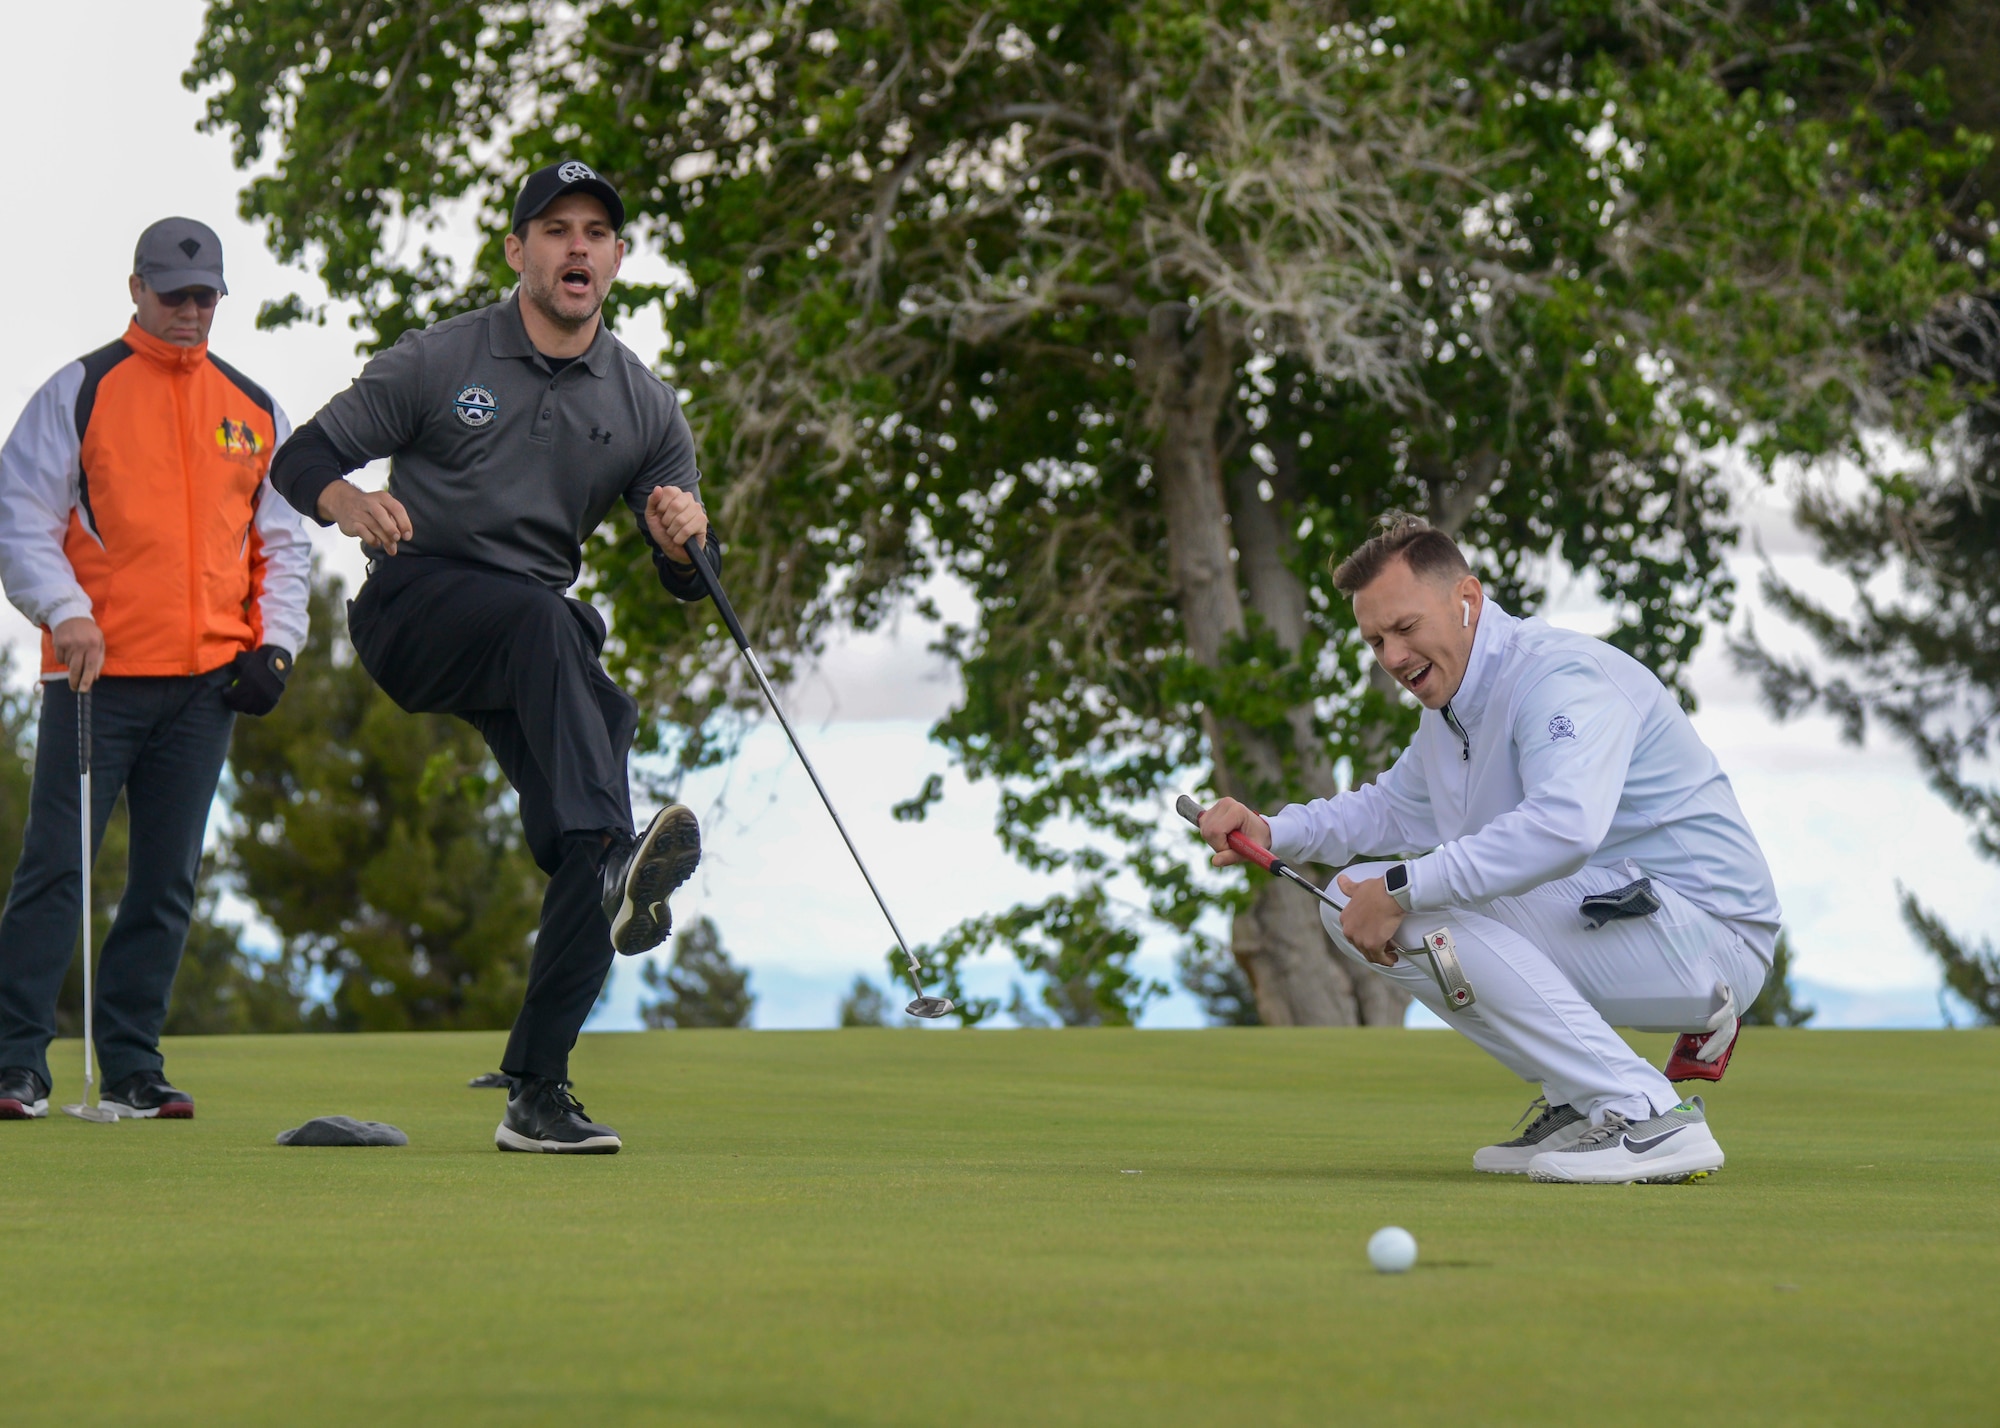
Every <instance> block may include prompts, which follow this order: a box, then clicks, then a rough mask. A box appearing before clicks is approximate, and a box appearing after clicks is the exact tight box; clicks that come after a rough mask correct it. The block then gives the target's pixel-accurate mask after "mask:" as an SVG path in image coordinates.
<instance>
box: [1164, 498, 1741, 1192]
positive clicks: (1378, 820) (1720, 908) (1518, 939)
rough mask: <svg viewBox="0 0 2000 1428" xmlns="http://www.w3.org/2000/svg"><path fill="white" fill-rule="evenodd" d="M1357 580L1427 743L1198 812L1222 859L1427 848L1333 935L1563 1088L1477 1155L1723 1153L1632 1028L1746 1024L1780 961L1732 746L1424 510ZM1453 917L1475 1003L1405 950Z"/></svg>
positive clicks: (1586, 1163) (1583, 1177)
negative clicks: (1534, 604) (1484, 571)
mask: <svg viewBox="0 0 2000 1428" xmlns="http://www.w3.org/2000/svg"><path fill="white" fill-rule="evenodd" d="M1334 584H1335V585H1336V586H1337V587H1338V588H1339V589H1340V590H1341V592H1342V593H1344V594H1346V595H1347V596H1348V597H1349V598H1350V599H1352V600H1353V602H1354V616H1355V620H1356V622H1357V623H1358V624H1359V626H1360V629H1361V633H1362V636H1363V637H1364V638H1365V639H1366V640H1367V641H1368V643H1369V645H1370V646H1371V647H1372V648H1373V649H1374V651H1375V656H1376V658H1377V659H1378V660H1379V661H1380V662H1381V664H1382V667H1383V668H1384V669H1386V670H1388V671H1389V673H1390V674H1392V675H1394V676H1395V678H1396V680H1397V681H1398V682H1399V683H1400V684H1401V685H1402V686H1403V687H1404V688H1405V689H1407V690H1409V691H1410V692H1411V693H1412V694H1414V695H1416V697H1417V699H1418V701H1419V702H1420V703H1421V704H1422V705H1423V706H1424V709H1423V713H1422V715H1421V717H1420V718H1419V720H1418V724H1417V734H1416V738H1415V739H1414V740H1412V741H1411V744H1410V747H1409V748H1408V749H1406V750H1405V751H1404V753H1403V755H1402V757H1401V758H1399V759H1397V760H1396V763H1395V765H1394V766H1393V767H1392V768H1390V769H1389V771H1388V772H1387V773H1385V774H1383V775H1382V776H1381V777H1380V778H1379V779H1377V780H1376V781H1375V782H1374V783H1372V784H1368V785H1364V786H1363V787H1360V788H1357V789H1354V790H1353V791H1352V792H1349V793H1343V794H1341V795H1339V796H1338V797H1336V798H1331V799H1324V800H1316V801H1314V802H1312V803H1305V804H1292V805H1291V806H1289V807H1287V808H1285V809H1283V810H1282V811H1281V812H1279V813H1277V814H1276V815H1275V816H1273V817H1272V818H1270V819H1269V820H1268V821H1267V820H1265V819H1264V818H1263V817H1261V816H1260V815H1258V814H1257V813H1255V812H1253V811H1252V810H1251V809H1249V808H1246V807H1244V806H1243V805H1242V804H1240V803H1238V802H1236V801H1235V800H1233V799H1223V800H1222V801H1220V802H1218V803H1217V804H1216V805H1215V806H1214V807H1213V808H1211V809H1209V811H1208V812H1207V814H1206V815H1204V816H1203V818H1202V820H1201V831H1202V835H1203V837H1204V838H1206V839H1207V841H1208V842H1209V844H1210V845H1211V846H1212V847H1214V848H1216V849H1217V850H1218V851H1217V854H1216V857H1215V859H1214V862H1215V864H1216V866H1218V867H1224V866H1228V865H1229V864H1231V863H1236V862H1240V861H1241V859H1240V858H1239V857H1238V856H1237V855H1236V854H1234V853H1231V852H1229V851H1227V838H1228V835H1229V833H1230V832H1231V831H1241V832H1242V833H1243V834H1244V835H1245V836H1246V837H1248V838H1249V839H1250V840H1251V841H1253V842H1255V843H1258V844H1261V845H1262V846H1264V847H1268V848H1269V849H1271V851H1272V852H1274V853H1275V854H1277V855H1278V856H1279V857H1280V858H1284V859H1288V860H1304V861H1311V862H1318V863H1326V864H1330V865H1333V866H1336V867H1338V866H1341V865H1344V864H1347V863H1349V862H1350V861H1352V860H1353V859H1355V858H1360V857H1368V856H1374V857H1377V858H1380V857H1384V856H1390V857H1393V856H1395V855H1398V854H1403V853H1411V852H1416V851H1418V850H1426V849H1427V850H1429V851H1426V852H1423V853H1422V855H1421V856H1414V857H1410V858H1408V859H1407V860H1406V861H1402V862H1395V863H1388V864H1384V863H1380V862H1377V863H1370V864H1364V865H1360V866H1355V867H1350V868H1348V869H1347V871H1346V872H1345V873H1344V874H1343V875H1342V876H1341V877H1340V878H1339V879H1338V880H1337V882H1336V886H1337V888H1338V890H1339V893H1340V894H1341V895H1343V900H1344V902H1345V907H1344V909H1343V910H1342V911H1341V912H1340V913H1339V916H1338V921H1337V922H1336V921H1335V917H1334V914H1333V912H1332V911H1331V910H1330V909H1328V910H1326V913H1325V916H1326V922H1327V931H1328V932H1329V933H1330V934H1331V936H1332V938H1333V941H1334V943H1335V944H1336V945H1337V946H1339V947H1340V948H1341V950H1342V951H1343V952H1345V953H1346V954H1347V955H1349V956H1351V957H1354V958H1355V959H1357V960H1364V961H1366V962H1368V963H1370V964H1373V966H1374V968H1375V970H1376V972H1377V973H1378V974H1379V975H1381V976H1384V977H1388V978H1389V979H1391V980H1392V981H1394V982H1396V983H1397V984H1398V985H1400V986H1401V987H1403V988H1404V989H1405V990H1407V991H1409V992H1410V993H1412V994H1413V995H1414V996H1416V998H1417V999H1418V1000H1420V1001H1422V1002H1423V1003H1424V1004H1425V1005H1426V1006H1428V1007H1429V1008H1430V1009H1431V1010H1432V1011H1434V1012H1436V1013H1438V1015H1439V1016H1441V1017H1443V1018H1444V1020H1445V1021H1447V1022H1448V1023H1450V1024H1451V1025H1452V1026H1454V1027H1456V1028H1458V1030H1460V1031H1462V1032H1464V1033H1465V1035H1466V1036H1468V1037H1470V1038H1471V1039H1472V1040H1473V1041H1474V1042H1475V1043H1477V1044H1478V1045H1479V1046H1481V1047H1483V1048H1484V1049H1485V1050H1486V1051H1487V1052H1489V1053H1490V1054H1491V1055H1492V1056H1493V1057H1494V1058H1495V1059H1496V1060H1498V1061H1499V1062H1500V1063H1501V1064H1502V1065H1503V1066H1506V1067H1507V1068H1508V1069H1509V1070H1511V1071H1514V1072H1516V1073H1517V1074H1519V1075H1520V1076H1521V1077H1523V1078H1524V1079H1526V1080H1529V1081H1535V1082H1539V1083H1541V1086H1542V1089H1543V1096H1544V1098H1545V1101H1546V1105H1545V1106H1544V1107H1543V1108H1542V1111H1541V1114H1540V1116H1538V1117H1537V1118H1536V1120H1535V1121H1534V1123H1533V1124H1532V1125H1530V1126H1529V1127H1528V1130H1527V1132H1526V1133H1525V1134H1523V1135H1521V1136H1519V1137H1517V1138H1515V1139H1513V1140H1510V1141H1507V1142H1505V1143H1503V1144H1499V1145H1492V1146H1488V1147H1486V1148H1485V1149H1483V1150H1481V1151H1480V1152H1479V1153H1478V1154H1477V1155H1476V1156H1475V1157H1474V1158H1473V1164H1474V1166H1475V1167H1476V1168H1477V1169H1480V1170H1485V1171H1491V1172H1495V1173H1499V1174H1522V1173H1526V1174H1528V1175H1530V1176H1532V1177H1534V1178H1535V1179H1537V1180H1558V1181H1586V1182H1594V1183H1623V1182H1627V1181H1634V1180H1656V1181H1677V1180H1685V1179H1688V1178H1690V1177H1692V1176H1696V1175H1702V1174H1706V1173H1707V1172H1709V1171H1713V1170H1716V1169H1719V1168H1720V1167H1721V1165H1722V1148H1721V1146H1720V1145H1718V1144H1717V1143H1716V1140H1715V1137H1714V1135H1713V1134H1711V1132H1710V1131H1709V1128H1708V1125H1707V1121H1706V1117H1705V1115H1704V1112H1703V1108H1702V1103H1701V1100H1700V1098H1699V1097H1696V1098H1694V1099H1693V1100H1691V1101H1687V1102H1683V1101H1682V1100H1681V1098H1680V1095H1679V1094H1678V1093H1677V1092H1676V1091H1675V1090H1674V1089H1673V1086H1672V1083H1670V1082H1669V1081H1668V1080H1667V1079H1666V1077H1665V1076H1663V1075H1662V1074H1661V1073H1660V1072H1659V1071H1657V1070H1655V1069H1654V1068H1653V1067H1652V1066H1651V1065H1650V1064H1648V1063H1647V1062H1646V1061H1645V1060H1643V1059H1642V1058H1641V1057H1640V1056H1639V1055H1638V1054H1637V1053H1635V1052H1634V1051H1633V1050H1632V1049H1631V1048H1630V1047H1628V1046H1627V1045H1626V1044H1625V1042H1624V1041H1623V1040H1622V1039H1621V1038H1620V1037H1619V1036H1618V1034H1617V1033H1616V1032H1614V1031H1613V1030H1612V1029H1611V1028H1612V1025H1613V1024H1614V1023H1616V1024H1618V1025H1623V1026H1633V1027H1640V1028H1645V1029H1652V1030H1666V1031H1696V1030H1713V1029H1715V1028H1725V1029H1727V1028H1733V1025H1734V1018H1735V1016H1736V1014H1737V1012H1738V1011H1739V1009H1741V1008H1745V1007H1748V1006H1749V1005H1750V1003H1751V1002H1752V1001H1754V1000H1755V999H1756V996H1757V993H1758V991H1759V990H1760V989H1761V988H1762V986H1763V984H1764V979H1765V977H1766V975H1767V974H1768V973H1769V971H1770V967H1771V957H1772V950H1773V947H1774V945H1775V943H1776V941H1777V935H1778V922H1779V911H1778V899H1777V893H1776V890H1775V889H1774V888H1773V887H1772V884H1771V874H1770V870H1769V868H1768V867H1767V866H1766V865H1765V862H1764V855H1763V853H1762V852H1761V851H1760V850H1759V848H1758V846H1757V840H1756V839H1755V838H1754V837H1753V836H1752V835H1751V833H1750V829H1749V826H1748V825H1747V824H1746V823H1745V822H1744V818H1743V812H1742V810H1741V809H1740V808H1738V807H1737V803H1736V795H1735V794H1734V792H1732V790H1731V789H1730V786H1729V780H1728V778H1727V777H1725V776H1724V774H1723V772H1722V769H1721V767H1720V766H1719V765H1718V764H1717V763H1716V761H1715V756H1714V755H1713V754H1711V753H1710V752H1709V751H1708V748H1707V747H1706V746H1705V745H1704V744H1703V743H1702V742H1701V739H1700V737H1699V736H1698V735H1696V733H1695V731H1694V726H1693V725H1691V724H1690V723H1689V722H1688V719H1687V716H1686V715H1685V714H1684V713H1683V712H1682V711H1681V708H1680V706H1679V704H1677V703H1676V702H1675V700H1674V697H1673V695H1671V694H1670V693H1668V691H1667V690H1666V688H1665V686H1663V685H1662V684H1661V683H1660V681H1659V680H1658V679H1657V678H1655V677H1654V676H1653V674H1652V673H1651V672H1649V671H1648V670H1647V669H1645V668H1644V667H1643V666H1642V665H1640V664H1639V663H1638V662H1637V661H1635V660H1633V659H1632V658H1631V657H1629V656H1627V655H1625V654H1622V653H1620V652H1619V651H1618V650H1616V649H1613V648H1612V647H1611V646H1610V645H1607V644H1605V643H1604V642H1603V641H1602V640H1596V639H1592V638H1590V637H1589V636H1587V635H1579V634H1573V633H1571V632H1569V631H1566V630H1558V629H1553V628H1551V627H1550V626H1549V625H1547V624H1545V623H1543V622H1542V621H1541V620H1538V619H1525V620H1524V619H1519V618H1516V617H1515V616H1513V615H1510V614H1508V613H1507V612H1506V611H1505V610H1502V609H1501V608H1500V607H1499V606H1498V605H1496V604H1494V603H1493V602H1492V601H1491V600H1489V599H1487V598H1486V596H1485V593H1484V592H1483V591H1482V590H1481V588H1480V584H1479V581H1478V579H1477V578H1476V577H1475V576H1474V575H1473V574H1472V571H1471V569H1470V567H1468V566H1467V564H1466V561H1465V557H1464V555H1463V554H1461V553H1460V551H1459V549H1458V547H1457V546H1456V545H1455V544H1453V542H1452V541H1451V539H1450V538H1449V537H1448V536H1446V535H1444V534H1443V533H1442V532H1441V531H1437V530H1434V529H1432V528H1431V527H1429V526H1428V525H1426V524H1425V523H1424V522H1423V521H1421V520H1418V519H1416V518H1415V517H1412V516H1404V515H1400V514H1397V515H1392V516H1390V517H1388V518H1386V519H1385V521H1384V522H1383V529H1382V532H1381V533H1380V534H1378V535H1377V536H1375V537H1374V538H1373V539H1372V540H1370V541H1369V542H1368V543H1367V544H1366V545H1364V546H1362V547H1361V549H1360V550H1358V551H1356V552H1355V553H1354V554H1353V555H1352V556H1350V557H1349V558H1348V559H1347V560H1346V561H1345V562H1343V563H1342V564H1341V566H1340V568H1339V569H1338V570H1336V571H1335V572H1334ZM1642 879H1643V880H1645V881H1644V882H1642V881H1641V880H1642ZM1635 885H1636V886H1635ZM1585 899H1593V900H1594V901H1593V902H1592V904H1591V905H1590V906H1589V907H1588V908H1586V907H1584V906H1583V904H1584V902H1585ZM1586 914H1588V915H1586ZM1593 923H1595V924H1597V925H1595V926H1593V925H1592V924H1593ZM1439 928H1443V929H1446V930H1448V931H1449V932H1450V934H1451V938H1452V942H1453V943H1454V945H1455V947H1456V950H1457V953H1458V957H1459V960H1460V962H1461V964H1462V965H1463V968H1464V973H1465V979H1466V981H1467V982H1469V983H1470V984H1471V987H1472V989H1473V993H1474V997H1475V1000H1474V1002H1473V1004H1472V1005H1471V1006H1469V1007H1467V1008H1466V1009H1464V1010H1462V1011H1461V1010H1454V1009H1452V1008H1451V1007H1450V1006H1449V1005H1448V1004H1447V1003H1446V1001H1445V998H1444V996H1443V995H1442V994H1441V993H1440V991H1439V987H1438V984H1437V983H1436V982H1434V981H1433V980H1432V977H1431V975H1430V973H1429V972H1428V971H1427V970H1426V966H1425V963H1426V961H1427V960H1428V959H1425V958H1423V957H1422V956H1421V955H1419V956H1418V957H1417V958H1416V959H1412V958H1411V957H1410V956H1407V955H1398V953H1397V951H1396V949H1397V947H1398V946H1400V947H1402V948H1404V949H1419V948H1421V947H1422V946H1423V939H1424V937H1425V936H1426V934H1431V933H1434V932H1435V931H1436V930H1437V929H1439ZM1538 1104H1540V1103H1538ZM1530 1109H1534V1108H1533V1107H1531V1108H1530Z"/></svg>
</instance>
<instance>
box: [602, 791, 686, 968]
mask: <svg viewBox="0 0 2000 1428" xmlns="http://www.w3.org/2000/svg"><path fill="white" fill-rule="evenodd" d="M700 863H701V824H700V823H699V822H697V821H696V820H695V816H694V813H693V812H692V811H691V810H690V809H687V808H684V807H682V806H681V805H680V804H678V803H676V804H674V805H673V806H672V807H669V808H663V809H661V810H660V811H659V813H657V814H655V815H654V817H653V821H652V822H651V823H650V824H648V825H647V827H646V834H645V836H644V837H643V838H641V839H640V840H639V847H638V849H637V850H636V851H635V852H634V853H633V855H632V868H631V871H630V872H628V873H627V874H626V875H625V899H624V901H623V902H622V903H620V904H619V907H618V915H617V916H616V917H614V918H612V919H611V945H612V946H613V947H615V948H617V949H618V952H619V953H620V955H622V956H626V957H634V956H637V955H638V954H639V953H641V952H650V951H652V950H653V949H654V948H655V947H657V946H659V945H660V944H661V943H662V942H664V941H665V940H666V937H667V934H668V933H669V932H671V931H672V930H673V926H674V921H673V915H672V914H671V913H670V912H668V911H667V898H668V897H669V896H670V895H671V894H672V893H673V891H674V889H676V888H678V887H679V886H680V885H681V884H682V883H684V882H686V881H687V880H688V878H689V877H691V876H692V875H693V874H694V870H695V868H696V867H697V866H699V864H700Z"/></svg>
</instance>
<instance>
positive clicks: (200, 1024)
mask: <svg viewBox="0 0 2000 1428" xmlns="http://www.w3.org/2000/svg"><path fill="white" fill-rule="evenodd" d="M202 883H203V885H204V887H205V888H206V889H207V891H206V893H205V895H204V896H203V897H202V898H201V899H200V901H199V902H198V903H197V904H196V905H195V915H194V921H193V922H192V923H191V924H190V925H189V927H188V936H187V945H186V947H185V948H184V949H183V950H182V952H181V965H180V970H179V971H178V972H177V973H175V975H174V990H173V996H172V998H171V1000H170V1001H169V1002H168V1004H167V1021H166V1026H165V1027H164V1032H165V1034H166V1035H168V1036H234V1035H242V1034H244V1033H247V1032H273V1031H312V1030H320V1029H323V1027H324V1024H325V1022H326V1011H325V1009H324V1008H322V1007H320V1006H318V1005H317V1004H316V1003H315V1002H314V1000H313V998H312V995H311V992H310V989H309V987H308V978H307V971H308V969H307V968H306V967H304V966H303V965H301V964H300V962H299V959H298V958H297V957H295V956H286V955H282V954H281V955H280V956H278V957H276V958H272V959H269V960H267V959H265V958H262V957H258V956H256V955H254V954H253V953H250V952H247V951H245V950H244V947H243V940H242V929H241V928H238V927H236V926H234V925H233V924H230V923H226V922H223V921H221V920H219V919H218V918H217V916H216V910H215V892H216V889H217V884H218V879H217V877H216V876H215V872H214V868H213V864H212V862H210V861H209V860H204V864H203V868H202Z"/></svg>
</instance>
